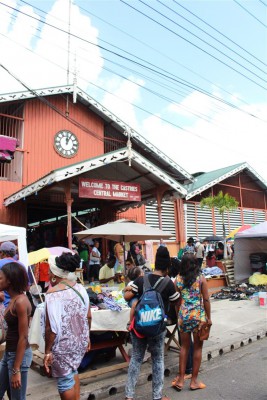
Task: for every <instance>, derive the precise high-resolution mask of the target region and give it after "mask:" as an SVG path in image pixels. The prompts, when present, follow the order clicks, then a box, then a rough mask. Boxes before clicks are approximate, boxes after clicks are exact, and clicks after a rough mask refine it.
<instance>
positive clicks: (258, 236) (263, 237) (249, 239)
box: [235, 221, 267, 283]
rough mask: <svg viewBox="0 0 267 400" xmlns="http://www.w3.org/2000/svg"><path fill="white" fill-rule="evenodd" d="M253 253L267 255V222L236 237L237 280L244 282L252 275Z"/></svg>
mask: <svg viewBox="0 0 267 400" xmlns="http://www.w3.org/2000/svg"><path fill="white" fill-rule="evenodd" d="M251 253H267V221H265V222H262V223H261V224H258V225H255V226H253V227H252V228H250V229H246V230H245V231H243V232H240V233H238V234H237V235H236V236H235V280H236V282H237V283H238V282H242V281H245V280H247V279H248V278H249V277H250V275H251V274H252V270H251V266H250V259H249V256H250V254H251Z"/></svg>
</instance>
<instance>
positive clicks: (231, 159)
mask: <svg viewBox="0 0 267 400" xmlns="http://www.w3.org/2000/svg"><path fill="white" fill-rule="evenodd" d="M243 110H244V111H246V112H248V113H251V114H257V115H258V116H259V117H261V118H262V119H266V115H267V113H266V111H267V104H255V105H251V106H245V107H243ZM207 112H209V110H208V109H207ZM213 113H214V110H213ZM266 126H267V123H266V122H263V121H262V120H260V119H259V118H254V117H251V116H249V115H247V114H245V113H242V112H239V111H237V110H234V109H230V108H227V109H222V110H217V112H216V113H215V114H214V115H213V118H212V121H211V122H210V123H209V122H207V121H204V120H202V119H198V120H197V121H195V122H194V123H193V124H192V125H190V126H189V125H188V126H186V127H185V129H188V130H189V131H190V132H192V133H189V132H186V131H183V130H180V129H178V128H175V127H173V126H170V125H169V124H167V123H165V122H163V121H161V120H160V119H157V118H155V117H149V118H147V119H145V120H144V121H143V124H142V129H141V132H142V133H143V134H145V135H146V137H147V138H148V139H149V140H150V141H152V142H153V143H155V145H156V146H157V147H159V148H160V149H161V150H162V151H163V152H165V153H166V154H167V155H169V156H170V157H171V158H172V159H173V160H175V161H176V162H177V163H178V164H179V165H181V166H182V167H183V168H185V169H186V170H188V171H189V172H191V173H192V172H197V171H211V170H214V169H217V168H222V167H225V166H228V165H232V164H236V163H239V162H248V163H249V164H250V165H251V166H252V167H253V168H254V169H255V170H256V171H257V172H258V173H259V174H260V175H261V176H262V177H263V178H264V179H265V180H266V181H267V167H266V161H265V160H266V142H267V140H266ZM200 137H201V138H203V139H201V138H200Z"/></svg>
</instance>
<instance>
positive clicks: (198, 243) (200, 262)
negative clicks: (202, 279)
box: [196, 240, 204, 268]
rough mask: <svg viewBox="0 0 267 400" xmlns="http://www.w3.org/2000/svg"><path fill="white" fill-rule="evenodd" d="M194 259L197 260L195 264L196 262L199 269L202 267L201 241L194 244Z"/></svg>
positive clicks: (202, 249) (202, 248)
mask: <svg viewBox="0 0 267 400" xmlns="http://www.w3.org/2000/svg"><path fill="white" fill-rule="evenodd" d="M196 258H197V262H198V266H199V268H201V267H202V263H203V258H204V245H203V243H202V240H201V241H198V242H197V243H196Z"/></svg>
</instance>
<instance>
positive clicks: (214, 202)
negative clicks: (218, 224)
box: [200, 191, 239, 216]
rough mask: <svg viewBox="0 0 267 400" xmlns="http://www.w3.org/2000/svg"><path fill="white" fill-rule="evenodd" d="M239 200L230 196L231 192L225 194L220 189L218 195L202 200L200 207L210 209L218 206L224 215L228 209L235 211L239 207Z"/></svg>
mask: <svg viewBox="0 0 267 400" xmlns="http://www.w3.org/2000/svg"><path fill="white" fill-rule="evenodd" d="M238 204H239V203H238V201H237V200H236V199H235V198H234V197H232V196H230V194H228V193H225V194H223V192H222V191H220V192H219V193H218V194H217V196H209V197H204V198H203V199H202V200H201V202H200V207H201V208H203V207H208V208H210V209H212V208H216V209H217V210H218V211H219V213H220V214H221V215H222V216H223V215H224V213H225V212H226V211H234V210H236V209H237V207H238Z"/></svg>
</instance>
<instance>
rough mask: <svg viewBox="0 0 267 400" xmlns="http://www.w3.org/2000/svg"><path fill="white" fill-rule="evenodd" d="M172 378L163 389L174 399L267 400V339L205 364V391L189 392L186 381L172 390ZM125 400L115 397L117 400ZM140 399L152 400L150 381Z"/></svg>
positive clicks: (203, 366)
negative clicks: (180, 389) (177, 389)
mask: <svg viewBox="0 0 267 400" xmlns="http://www.w3.org/2000/svg"><path fill="white" fill-rule="evenodd" d="M172 379H173V376H170V377H167V378H165V386H164V394H165V395H167V396H169V397H170V398H171V400H176V399H179V400H239V399H240V400H267V338H264V339H262V340H259V341H256V342H254V343H251V344H249V345H247V346H245V347H243V348H240V349H237V350H235V351H233V352H231V353H228V354H225V355H223V356H221V357H217V358H216V359H214V360H211V361H209V362H205V363H203V364H202V371H201V373H200V380H202V381H203V382H204V383H205V384H206V385H207V388H206V389H204V390H197V391H195V392H193V391H190V390H189V382H187V383H186V384H185V387H184V389H183V390H182V391H181V392H176V391H175V390H174V389H172V388H171V387H170V385H171V380H172ZM110 398H112V397H110ZM124 398H125V397H124V396H118V395H117V396H116V400H123V399H124ZM141 399H142V400H151V382H149V383H147V384H145V385H142V386H140V387H138V389H137V393H136V400H141Z"/></svg>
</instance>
